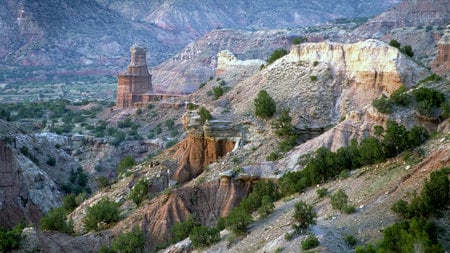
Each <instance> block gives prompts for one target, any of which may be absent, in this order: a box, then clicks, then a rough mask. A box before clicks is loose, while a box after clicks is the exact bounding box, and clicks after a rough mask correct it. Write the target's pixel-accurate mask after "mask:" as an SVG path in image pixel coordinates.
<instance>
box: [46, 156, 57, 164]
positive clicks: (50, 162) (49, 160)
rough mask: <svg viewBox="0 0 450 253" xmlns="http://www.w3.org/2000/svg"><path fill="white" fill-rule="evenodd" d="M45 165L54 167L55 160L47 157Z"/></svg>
mask: <svg viewBox="0 0 450 253" xmlns="http://www.w3.org/2000/svg"><path fill="white" fill-rule="evenodd" d="M47 164H48V165H50V166H55V165H56V159H55V157H53V156H49V157H48V159H47Z"/></svg>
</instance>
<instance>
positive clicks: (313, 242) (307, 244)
mask: <svg viewBox="0 0 450 253" xmlns="http://www.w3.org/2000/svg"><path fill="white" fill-rule="evenodd" d="M319 244H320V242H319V239H317V237H316V236H314V235H309V236H308V237H306V239H305V240H303V241H302V249H303V250H309V249H312V248H315V247H317V246H319Z"/></svg>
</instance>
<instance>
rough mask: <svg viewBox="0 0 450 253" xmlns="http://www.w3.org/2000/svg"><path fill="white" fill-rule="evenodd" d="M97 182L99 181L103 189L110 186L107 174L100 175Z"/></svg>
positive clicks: (100, 187) (98, 185)
mask: <svg viewBox="0 0 450 253" xmlns="http://www.w3.org/2000/svg"><path fill="white" fill-rule="evenodd" d="M95 182H96V183H97V187H98V188H99V189H103V188H105V187H108V186H109V180H108V178H107V177H105V176H99V177H97V178H96V179H95Z"/></svg>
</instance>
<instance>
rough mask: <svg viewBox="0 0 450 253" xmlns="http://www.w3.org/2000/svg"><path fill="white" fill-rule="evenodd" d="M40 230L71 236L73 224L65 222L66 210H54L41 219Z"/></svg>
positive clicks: (60, 208)
mask: <svg viewBox="0 0 450 253" xmlns="http://www.w3.org/2000/svg"><path fill="white" fill-rule="evenodd" d="M41 229H42V230H52V231H59V232H61V233H66V234H71V233H72V232H73V222H72V221H69V222H67V221H66V210H64V208H62V207H59V208H54V209H52V210H51V211H50V212H48V213H47V214H46V215H44V217H42V219H41Z"/></svg>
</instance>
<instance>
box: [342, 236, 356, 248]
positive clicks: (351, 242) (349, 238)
mask: <svg viewBox="0 0 450 253" xmlns="http://www.w3.org/2000/svg"><path fill="white" fill-rule="evenodd" d="M344 241H345V242H346V243H347V244H348V245H350V246H355V245H356V244H357V243H358V240H356V238H355V237H354V236H353V235H347V236H345V238H344Z"/></svg>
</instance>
